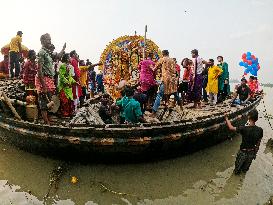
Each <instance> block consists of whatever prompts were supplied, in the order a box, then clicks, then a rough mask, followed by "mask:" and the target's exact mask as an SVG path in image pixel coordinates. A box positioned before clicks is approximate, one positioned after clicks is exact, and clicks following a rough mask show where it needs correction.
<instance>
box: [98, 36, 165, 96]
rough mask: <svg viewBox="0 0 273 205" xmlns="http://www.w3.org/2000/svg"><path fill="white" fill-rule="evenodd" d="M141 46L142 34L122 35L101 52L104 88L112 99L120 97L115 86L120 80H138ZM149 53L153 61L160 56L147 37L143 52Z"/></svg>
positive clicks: (155, 46)
mask: <svg viewBox="0 0 273 205" xmlns="http://www.w3.org/2000/svg"><path fill="white" fill-rule="evenodd" d="M143 48H144V37H143V36H137V35H135V36H122V37H119V38H117V39H115V40H113V41H112V42H111V43H110V44H109V45H108V46H107V47H106V49H105V50H104V51H103V53H102V54H101V58H100V62H102V63H103V65H102V66H100V69H101V70H103V74H104V84H105V88H106V90H107V92H108V93H109V94H110V95H111V96H112V97H113V98H114V99H116V98H118V97H120V96H119V95H120V94H119V91H118V90H117V89H116V88H117V85H118V84H119V82H120V81H121V80H126V81H127V82H129V83H131V84H135V83H136V82H138V79H139V72H138V64H139V63H140V61H142V60H143ZM151 53H152V54H153V59H152V60H153V61H155V62H156V61H158V60H159V58H160V57H161V51H160V49H159V47H158V46H157V45H156V44H155V43H154V42H153V41H151V40H149V39H147V40H146V46H145V54H146V55H147V54H151ZM158 77H160V76H158Z"/></svg>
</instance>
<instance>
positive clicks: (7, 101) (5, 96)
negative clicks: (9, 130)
mask: <svg viewBox="0 0 273 205" xmlns="http://www.w3.org/2000/svg"><path fill="white" fill-rule="evenodd" d="M0 96H3V97H4V100H5V102H6V103H7V105H8V107H9V108H10V110H11V111H12V113H13V114H14V116H15V118H16V119H17V120H20V121H21V120H22V118H21V117H20V115H19V114H18V112H17V111H16V110H15V108H14V107H13V105H12V104H11V101H10V99H9V98H8V97H7V95H6V94H5V93H4V92H3V91H0Z"/></svg>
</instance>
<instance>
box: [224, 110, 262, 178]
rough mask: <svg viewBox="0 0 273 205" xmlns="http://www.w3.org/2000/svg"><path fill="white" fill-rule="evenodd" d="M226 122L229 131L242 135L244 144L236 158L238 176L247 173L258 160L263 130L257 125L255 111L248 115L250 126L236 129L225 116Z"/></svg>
mask: <svg viewBox="0 0 273 205" xmlns="http://www.w3.org/2000/svg"><path fill="white" fill-rule="evenodd" d="M225 120H226V123H227V126H228V128H229V130H231V131H234V132H238V133H240V134H241V135H242V143H241V146H240V150H239V152H238V154H237V157H236V161H235V169H234V173H235V174H236V175H237V174H240V173H241V172H244V173H246V172H247V171H248V169H249V167H250V165H251V163H252V160H253V159H255V158H256V154H257V152H258V150H259V146H260V143H261V140H262V137H263V129H262V128H261V127H258V126H256V125H255V123H256V121H257V120H258V111H257V110H256V109H255V110H252V111H250V112H249V113H248V122H249V125H248V126H241V127H234V126H233V125H232V124H231V122H230V121H229V119H228V117H227V115H225Z"/></svg>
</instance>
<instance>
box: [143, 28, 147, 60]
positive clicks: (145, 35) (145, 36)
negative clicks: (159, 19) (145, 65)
mask: <svg viewBox="0 0 273 205" xmlns="http://www.w3.org/2000/svg"><path fill="white" fill-rule="evenodd" d="M147 30H148V29H147V25H146V26H145V34H144V46H143V60H145V48H146V38H147Z"/></svg>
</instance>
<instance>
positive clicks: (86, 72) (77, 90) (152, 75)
mask: <svg viewBox="0 0 273 205" xmlns="http://www.w3.org/2000/svg"><path fill="white" fill-rule="evenodd" d="M22 34H23V33H22V32H21V31H18V32H17V35H16V37H14V38H12V39H11V42H10V51H9V55H5V56H4V60H3V61H2V62H1V63H0V73H1V77H10V78H21V79H22V80H23V82H24V84H25V86H26V88H27V90H29V89H33V90H35V91H36V92H37V95H38V103H39V107H40V110H41V115H42V117H43V119H44V121H45V123H47V124H50V121H49V118H48V110H49V109H50V108H51V107H52V106H53V105H54V103H53V102H52V100H51V98H52V96H53V95H58V96H59V99H60V113H61V115H62V116H63V117H71V116H73V115H74V114H75V113H76V112H77V109H78V108H79V107H81V106H83V104H84V102H85V100H86V99H87V98H94V97H95V94H96V93H102V94H103V93H105V91H104V84H103V81H104V80H103V73H102V72H101V71H100V72H99V73H98V74H97V73H96V71H95V69H94V68H95V67H96V66H99V65H102V64H101V63H97V64H92V63H91V62H90V61H89V60H88V59H87V60H86V62H85V61H84V60H81V59H80V58H79V55H78V54H77V52H76V51H75V50H73V51H71V52H69V53H66V52H65V49H66V44H64V46H63V49H62V50H61V51H60V52H56V51H55V46H54V45H53V44H52V43H51V37H50V35H49V34H48V33H47V34H44V35H42V36H41V38H40V41H41V45H42V48H41V49H40V51H39V52H38V53H37V54H36V52H35V51H34V50H29V51H28V57H27V61H26V62H25V61H24V60H22V58H21V55H20V53H21V49H22V48H21V42H22ZM152 56H153V55H152V54H147V57H146V59H144V60H143V61H141V62H140V63H139V66H138V69H139V82H138V83H137V84H136V85H128V84H127V83H126V82H120V84H119V85H118V86H117V89H119V90H120V93H121V96H122V97H121V98H120V99H117V100H116V102H113V100H112V99H111V97H110V96H109V95H107V94H104V95H102V97H101V108H100V111H99V114H100V116H101V118H102V119H103V120H104V122H105V123H113V121H112V120H111V119H112V118H111V117H112V115H113V113H115V112H116V111H117V112H119V116H120V123H138V122H145V118H144V117H143V115H144V112H145V111H149V112H150V116H151V117H154V118H155V117H156V116H157V112H158V110H159V108H160V106H161V105H163V106H164V107H165V108H166V107H171V106H175V104H173V103H170V102H171V101H170V99H174V101H175V102H176V103H177V105H178V106H180V108H181V110H183V105H185V104H189V103H193V106H191V108H194V109H202V103H201V102H202V101H203V104H209V105H211V106H212V107H213V106H215V105H216V104H217V103H221V102H223V101H224V100H225V99H227V97H228V96H229V95H230V86H229V69H228V64H227V63H226V62H224V58H223V57H222V56H218V57H217V61H218V63H217V64H216V63H215V62H214V60H213V59H209V60H207V61H206V60H204V59H203V58H201V57H200V56H199V53H198V50H196V49H194V50H192V51H191V58H184V59H183V60H182V62H181V66H182V68H183V69H181V67H180V66H179V65H178V64H177V60H176V58H171V57H170V54H169V52H168V50H163V51H162V58H160V59H159V60H158V61H157V62H154V61H153V60H154V59H153V58H152ZM159 71H160V73H161V79H160V80H159V79H156V76H157V73H158V72H159ZM260 91H261V89H260V87H259V83H258V80H257V78H256V77H253V76H251V77H250V79H249V81H248V82H247V80H246V79H245V78H243V79H242V81H241V85H240V86H237V87H236V91H235V95H234V96H233V98H232V104H245V103H247V102H248V101H250V100H251V99H252V98H254V97H255V94H256V93H259V92H260ZM88 93H89V95H88ZM238 96H239V97H238ZM237 97H238V99H237Z"/></svg>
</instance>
